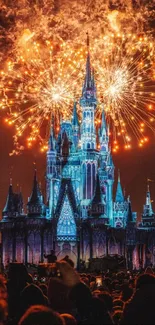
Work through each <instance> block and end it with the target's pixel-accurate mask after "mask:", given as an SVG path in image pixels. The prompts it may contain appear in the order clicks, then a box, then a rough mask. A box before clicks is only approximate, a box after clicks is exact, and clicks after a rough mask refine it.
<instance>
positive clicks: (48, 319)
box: [18, 305, 65, 325]
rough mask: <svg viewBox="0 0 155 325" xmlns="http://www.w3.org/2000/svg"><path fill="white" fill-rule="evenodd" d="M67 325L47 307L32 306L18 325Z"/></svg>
mask: <svg viewBox="0 0 155 325" xmlns="http://www.w3.org/2000/svg"><path fill="white" fill-rule="evenodd" d="M36 324H37V325H65V322H64V319H63V318H62V317H61V316H60V315H59V314H58V313H56V312H54V311H53V310H52V309H50V308H48V307H45V306H40V305H36V306H32V307H30V308H29V309H28V310H27V311H26V313H25V314H24V315H23V316H22V318H21V319H20V321H19V323H18V325H36Z"/></svg>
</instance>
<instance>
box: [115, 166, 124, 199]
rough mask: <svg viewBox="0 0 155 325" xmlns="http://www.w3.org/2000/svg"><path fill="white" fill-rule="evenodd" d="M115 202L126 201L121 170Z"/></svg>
mask: <svg viewBox="0 0 155 325" xmlns="http://www.w3.org/2000/svg"><path fill="white" fill-rule="evenodd" d="M115 202H119V203H123V202H124V195H123V191H122V186H121V180H120V172H119V171H118V182H117V189H116V197H115Z"/></svg>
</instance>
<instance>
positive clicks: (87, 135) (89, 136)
mask: <svg viewBox="0 0 155 325" xmlns="http://www.w3.org/2000/svg"><path fill="white" fill-rule="evenodd" d="M87 50H88V54H87V61H86V75H85V80H84V85H83V89H82V96H81V99H80V105H81V107H82V125H81V148H82V149H84V150H87V149H96V129H95V117H94V114H95V109H96V104H97V99H96V87H95V82H94V74H92V70H91V65H90V53H89V35H88V34H87Z"/></svg>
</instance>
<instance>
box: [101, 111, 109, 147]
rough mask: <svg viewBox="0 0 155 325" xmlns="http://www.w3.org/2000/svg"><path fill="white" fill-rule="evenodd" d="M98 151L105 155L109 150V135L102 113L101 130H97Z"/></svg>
mask: <svg viewBox="0 0 155 325" xmlns="http://www.w3.org/2000/svg"><path fill="white" fill-rule="evenodd" d="M99 141H100V151H101V152H103V153H105V152H108V150H109V147H108V146H109V135H108V129H107V125H106V120H105V114H104V111H102V121H101V128H100V130H99Z"/></svg>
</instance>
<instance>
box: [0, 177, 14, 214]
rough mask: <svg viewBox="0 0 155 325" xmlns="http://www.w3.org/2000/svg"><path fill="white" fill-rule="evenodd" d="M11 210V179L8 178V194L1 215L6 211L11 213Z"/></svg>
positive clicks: (12, 208)
mask: <svg viewBox="0 0 155 325" xmlns="http://www.w3.org/2000/svg"><path fill="white" fill-rule="evenodd" d="M12 211H14V193H13V188H12V179H11V178H10V185H9V190H8V196H7V199H6V204H5V207H4V209H3V215H4V214H6V213H11V212H12Z"/></svg>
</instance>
